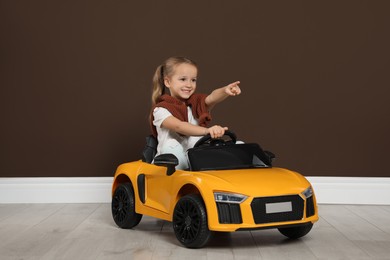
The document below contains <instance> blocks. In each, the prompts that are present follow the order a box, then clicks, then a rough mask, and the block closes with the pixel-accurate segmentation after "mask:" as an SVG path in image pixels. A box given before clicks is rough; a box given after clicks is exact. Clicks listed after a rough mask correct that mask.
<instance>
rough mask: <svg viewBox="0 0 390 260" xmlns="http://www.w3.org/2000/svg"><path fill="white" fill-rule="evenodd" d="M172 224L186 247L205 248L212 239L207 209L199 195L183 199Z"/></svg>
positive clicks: (178, 205)
mask: <svg viewBox="0 0 390 260" xmlns="http://www.w3.org/2000/svg"><path fill="white" fill-rule="evenodd" d="M172 222H173V223H172V224H173V230H174V232H175V235H176V237H177V239H178V240H179V241H180V243H182V244H183V245H184V246H186V247H189V248H200V247H203V246H204V245H206V244H207V242H208V241H209V239H210V237H211V234H212V232H211V231H210V230H209V228H208V223H207V212H206V208H205V205H204V203H203V200H202V198H201V197H200V196H199V195H195V194H191V195H186V196H184V197H182V198H181V199H180V200H179V201H178V202H177V204H176V206H175V210H174V213H173V221H172Z"/></svg>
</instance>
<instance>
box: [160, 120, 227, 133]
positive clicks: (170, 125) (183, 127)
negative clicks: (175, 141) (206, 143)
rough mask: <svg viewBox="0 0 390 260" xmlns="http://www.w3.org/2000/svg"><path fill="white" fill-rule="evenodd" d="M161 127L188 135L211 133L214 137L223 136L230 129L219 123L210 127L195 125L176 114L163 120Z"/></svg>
mask: <svg viewBox="0 0 390 260" xmlns="http://www.w3.org/2000/svg"><path fill="white" fill-rule="evenodd" d="M161 127H164V128H167V129H169V130H172V131H174V132H176V133H179V134H182V135H187V136H201V135H207V134H210V135H211V137H212V138H219V137H222V136H223V135H224V134H225V131H226V130H228V128H227V127H222V126H219V125H214V126H212V127H209V128H207V127H203V126H198V125H193V124H191V123H188V122H184V121H180V120H179V119H177V118H176V117H174V116H169V117H167V118H166V119H165V120H164V121H163V122H162V124H161Z"/></svg>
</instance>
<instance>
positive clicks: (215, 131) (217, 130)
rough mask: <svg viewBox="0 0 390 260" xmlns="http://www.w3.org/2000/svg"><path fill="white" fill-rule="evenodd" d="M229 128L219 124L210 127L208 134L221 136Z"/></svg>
mask: <svg viewBox="0 0 390 260" xmlns="http://www.w3.org/2000/svg"><path fill="white" fill-rule="evenodd" d="M226 130H228V128H227V127H226V126H225V127H222V126H219V125H214V126H212V127H210V128H208V129H207V133H206V134H210V136H211V138H213V139H215V138H220V137H222V136H223V135H224V134H225V131H226Z"/></svg>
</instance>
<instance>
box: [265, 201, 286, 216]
mask: <svg viewBox="0 0 390 260" xmlns="http://www.w3.org/2000/svg"><path fill="white" fill-rule="evenodd" d="M291 211H292V203H291V201H286V202H275V203H266V204H265V213H267V214H271V213H282V212H291Z"/></svg>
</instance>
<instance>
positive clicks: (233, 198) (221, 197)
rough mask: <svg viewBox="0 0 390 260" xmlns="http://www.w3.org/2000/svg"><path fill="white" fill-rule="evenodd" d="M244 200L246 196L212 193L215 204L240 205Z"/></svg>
mask: <svg viewBox="0 0 390 260" xmlns="http://www.w3.org/2000/svg"><path fill="white" fill-rule="evenodd" d="M246 198H248V196H245V195H242V194H237V193H226V192H214V199H215V202H224V203H236V204H240V203H242V202H244V200H246Z"/></svg>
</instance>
